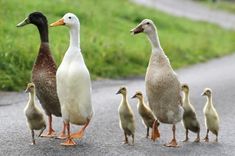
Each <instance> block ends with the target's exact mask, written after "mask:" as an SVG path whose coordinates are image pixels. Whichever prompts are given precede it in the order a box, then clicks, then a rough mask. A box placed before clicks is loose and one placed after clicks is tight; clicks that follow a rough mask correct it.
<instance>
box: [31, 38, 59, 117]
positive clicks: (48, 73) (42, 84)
mask: <svg viewBox="0 0 235 156" xmlns="http://www.w3.org/2000/svg"><path fill="white" fill-rule="evenodd" d="M56 70H57V68H56V64H55V61H54V59H53V58H52V56H51V52H50V48H49V44H48V43H44V42H42V43H41V47H40V49H39V54H38V57H37V59H36V62H35V64H34V67H33V70H32V81H33V83H34V84H35V86H36V93H37V97H38V99H39V101H40V103H41V105H42V107H43V109H44V110H45V112H46V114H47V115H50V114H53V115H55V116H61V110H60V103H59V99H58V96H57V92H56Z"/></svg>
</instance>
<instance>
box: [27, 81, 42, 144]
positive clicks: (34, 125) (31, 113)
mask: <svg viewBox="0 0 235 156" xmlns="http://www.w3.org/2000/svg"><path fill="white" fill-rule="evenodd" d="M25 92H26V93H29V101H28V103H27V105H26V107H25V108H24V113H25V115H26V118H27V124H28V127H29V128H30V129H31V133H32V145H35V139H34V130H41V131H40V133H39V135H38V136H39V137H40V136H41V134H42V132H43V131H44V130H45V129H46V121H45V119H44V117H43V113H42V111H41V110H40V109H39V108H38V107H37V105H36V104H35V85H34V84H33V83H29V84H28V86H27V89H26V90H25Z"/></svg>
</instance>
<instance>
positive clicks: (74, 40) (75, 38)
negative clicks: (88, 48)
mask: <svg viewBox="0 0 235 156" xmlns="http://www.w3.org/2000/svg"><path fill="white" fill-rule="evenodd" d="M69 33H70V45H69V46H70V47H77V48H80V29H79V27H78V25H74V26H72V27H70V31H69Z"/></svg>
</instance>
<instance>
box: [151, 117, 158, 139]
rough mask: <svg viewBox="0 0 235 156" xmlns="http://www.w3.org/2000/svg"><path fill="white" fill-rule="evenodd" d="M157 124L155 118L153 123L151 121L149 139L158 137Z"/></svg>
mask: <svg viewBox="0 0 235 156" xmlns="http://www.w3.org/2000/svg"><path fill="white" fill-rule="evenodd" d="M158 125H159V123H158V121H157V120H155V121H154V123H153V126H152V135H151V139H152V140H153V141H155V140H156V139H158V138H160V132H159V129H158Z"/></svg>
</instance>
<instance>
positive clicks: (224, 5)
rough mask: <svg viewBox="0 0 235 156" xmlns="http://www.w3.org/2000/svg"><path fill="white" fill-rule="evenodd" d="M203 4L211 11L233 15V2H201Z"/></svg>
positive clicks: (234, 6) (234, 9)
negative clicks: (220, 11) (222, 11)
mask: <svg viewBox="0 0 235 156" xmlns="http://www.w3.org/2000/svg"><path fill="white" fill-rule="evenodd" d="M202 2H203V4H205V5H207V6H208V7H209V8H211V9H217V10H218V9H220V10H224V11H227V12H230V13H235V1H223V0H221V1H219V2H217V3H213V2H212V1H202Z"/></svg>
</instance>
